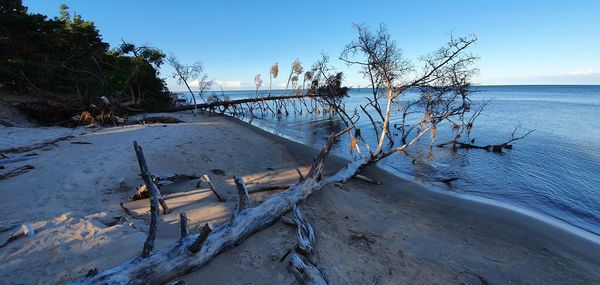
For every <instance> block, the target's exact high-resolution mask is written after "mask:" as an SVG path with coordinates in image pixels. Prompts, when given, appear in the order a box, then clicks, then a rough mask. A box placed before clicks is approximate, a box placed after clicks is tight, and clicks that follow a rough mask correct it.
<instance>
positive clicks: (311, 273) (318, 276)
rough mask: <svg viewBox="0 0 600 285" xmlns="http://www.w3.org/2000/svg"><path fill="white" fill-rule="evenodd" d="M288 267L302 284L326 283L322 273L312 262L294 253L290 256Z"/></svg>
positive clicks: (320, 284)
mask: <svg viewBox="0 0 600 285" xmlns="http://www.w3.org/2000/svg"><path fill="white" fill-rule="evenodd" d="M289 268H290V271H292V273H294V275H295V276H296V278H297V279H298V280H299V281H300V282H301V283H302V284H306V285H327V281H325V277H324V276H323V273H322V272H321V271H320V270H319V269H318V268H317V267H316V266H315V265H314V264H312V263H310V262H309V261H307V260H304V259H303V258H302V257H300V256H299V255H297V254H295V253H294V254H292V256H291V257H290V267H289Z"/></svg>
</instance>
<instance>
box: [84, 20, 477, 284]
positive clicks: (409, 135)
mask: <svg viewBox="0 0 600 285" xmlns="http://www.w3.org/2000/svg"><path fill="white" fill-rule="evenodd" d="M356 28H357V31H358V34H359V39H358V41H356V42H352V43H351V44H349V45H348V46H347V47H346V49H345V50H344V52H343V54H342V56H341V58H342V60H344V61H346V62H347V63H349V64H357V65H359V66H361V68H362V70H363V74H364V75H365V76H368V77H370V79H371V82H373V84H376V85H377V90H383V89H385V90H386V91H387V94H386V95H385V96H380V95H381V94H379V93H377V94H378V95H377V96H374V99H373V100H379V99H380V98H385V99H386V101H385V103H384V104H379V103H373V102H372V101H370V103H369V104H367V105H363V106H360V107H361V110H363V112H365V113H366V114H368V111H367V110H369V109H371V110H373V109H374V110H375V112H376V113H377V115H378V117H380V118H382V119H383V121H382V122H378V123H375V122H374V121H373V120H372V122H373V124H372V125H373V127H374V128H375V129H376V131H377V134H378V137H377V142H376V147H375V148H371V147H370V146H369V144H368V143H367V142H366V141H365V140H364V139H363V138H362V137H361V135H360V134H361V131H360V130H359V129H357V128H355V125H356V123H357V122H358V119H359V117H358V115H357V114H356V113H357V111H356V112H355V113H354V114H353V115H349V114H348V113H346V112H345V111H344V109H343V104H342V103H341V98H343V97H344V96H346V93H345V92H347V88H346V89H344V88H341V87H340V85H339V84H340V82H341V75H340V73H338V74H333V75H332V74H330V73H329V71H330V70H332V69H331V67H330V66H328V65H327V58H325V57H324V59H323V60H321V61H320V62H318V63H317V64H316V65H315V67H314V68H313V72H314V73H312V74H311V78H313V81H312V82H313V86H311V90H313V91H318V94H321V95H323V96H325V97H324V99H323V100H324V102H325V103H326V104H328V105H330V106H331V108H332V110H334V111H335V113H336V114H337V115H339V116H340V118H341V119H342V121H343V122H344V123H345V124H346V125H347V127H346V128H345V129H343V130H341V131H339V132H337V133H335V134H332V135H331V136H329V137H328V139H327V141H326V142H325V143H324V145H323V147H322V149H321V151H320V153H319V154H318V156H317V157H316V158H315V159H314V161H313V163H312V166H311V167H310V169H309V171H308V173H307V174H306V175H302V173H299V174H300V179H299V181H298V182H297V183H295V184H293V185H291V186H289V188H288V187H287V185H285V186H282V187H281V188H282V190H283V191H281V192H278V193H277V194H275V195H273V196H271V197H270V198H269V199H267V200H266V201H264V202H262V203H260V204H259V205H257V206H256V207H250V202H249V201H250V199H249V192H250V191H248V188H247V187H246V186H245V184H244V181H243V180H242V179H241V178H239V177H234V182H235V184H236V187H237V190H238V205H237V207H236V210H235V211H234V212H233V215H232V217H231V219H230V220H229V221H228V222H225V223H223V224H221V225H218V226H216V227H214V226H212V225H211V224H205V225H204V226H203V227H202V229H201V231H200V233H197V234H189V233H188V231H187V218H186V217H185V214H183V215H181V216H180V218H181V221H180V222H181V233H182V237H181V239H180V240H178V241H177V242H175V243H174V244H172V245H171V246H169V247H167V248H165V249H163V250H160V251H156V252H153V253H150V254H146V251H147V249H148V247H146V246H144V251H143V252H144V254H142V255H141V256H139V257H135V258H132V259H130V260H129V261H127V262H125V263H123V264H121V265H118V266H115V267H113V268H110V269H106V270H103V271H100V272H97V273H96V272H95V274H91V275H89V276H86V277H85V278H82V279H80V280H77V281H75V282H74V284H162V283H165V282H167V281H169V280H171V279H173V278H175V277H177V276H181V275H184V274H186V273H189V272H191V271H194V270H197V269H199V268H200V267H202V266H204V265H206V264H207V263H209V262H210V261H211V260H212V259H213V258H214V257H215V256H217V255H218V254H220V253H221V252H223V251H226V250H228V249H230V248H232V247H234V246H236V245H238V244H240V243H242V242H243V241H244V240H246V239H247V238H248V237H249V236H251V235H252V234H254V233H256V232H258V231H260V230H262V229H264V228H267V227H269V226H270V225H272V224H274V223H275V222H277V221H279V220H280V219H281V220H283V221H285V222H286V223H290V224H294V225H296V226H297V227H298V235H299V240H300V247H299V248H300V251H299V252H300V253H302V254H308V255H310V252H311V249H312V243H313V242H314V232H313V230H312V227H311V226H310V224H308V221H307V220H306V219H303V218H302V215H301V213H300V212H299V211H294V213H295V215H296V219H294V220H290V219H289V218H285V217H282V216H283V215H284V214H285V213H287V212H288V211H290V210H291V209H292V208H294V207H295V205H297V204H298V203H299V202H301V201H303V200H305V199H306V198H307V197H308V196H309V195H310V194H312V193H314V192H315V191H317V190H319V189H321V188H322V187H324V186H326V185H329V184H333V183H343V182H346V181H348V180H349V179H351V178H352V177H355V176H356V175H357V174H358V172H359V171H360V170H361V169H362V168H364V167H366V166H368V165H371V164H374V163H376V162H378V161H380V160H382V159H384V158H386V157H388V156H390V155H392V154H394V153H397V152H404V151H405V150H406V149H407V148H408V147H410V146H411V145H413V144H415V143H416V142H417V141H419V140H420V139H421V138H422V137H423V136H424V135H426V134H428V133H429V134H431V140H432V142H433V140H434V139H435V133H436V129H437V127H438V124H440V123H442V122H452V119H453V118H456V117H459V118H460V117H462V116H464V114H466V113H467V112H469V110H470V105H471V101H470V100H469V98H468V95H469V92H470V91H469V89H468V87H469V86H470V84H469V79H470V77H471V76H472V75H473V74H474V73H475V70H474V69H472V68H471V67H470V66H471V64H472V63H473V62H474V61H475V59H476V58H475V57H473V56H471V55H470V54H465V53H464V50H465V49H467V48H468V47H469V46H470V45H471V44H473V43H474V42H475V41H476V39H475V38H474V37H473V38H458V39H455V38H451V40H450V42H449V43H448V45H447V46H445V47H443V48H441V49H440V50H438V51H436V52H435V53H433V54H430V55H428V56H426V57H423V58H422V60H423V61H424V63H425V64H424V65H425V67H424V69H423V70H422V72H421V73H418V74H417V75H415V73H414V72H413V71H412V67H411V65H409V63H408V62H407V61H406V60H404V59H403V58H402V57H401V54H400V51H399V49H397V48H396V46H395V43H394V42H393V41H392V40H391V39H390V38H389V35H388V34H387V32H386V31H385V28H384V27H381V28H380V30H379V31H377V33H375V34H373V33H371V32H369V31H368V29H366V28H365V27H363V26H356ZM357 55H358V56H359V57H361V58H358V59H355V58H354V57H355V56H357ZM313 75H314V77H313ZM409 75H415V77H414V78H413V79H410V78H408V77H409ZM320 82H325V83H324V84H323V83H320ZM412 89H418V90H420V96H421V97H420V99H419V103H418V105H419V106H420V108H421V109H420V113H422V118H421V119H419V120H417V121H416V122H415V123H414V124H413V125H412V126H410V128H408V129H407V130H404V131H403V132H404V133H403V136H402V143H403V144H402V145H400V146H398V147H391V145H392V143H393V141H392V139H393V136H391V135H389V133H390V128H389V126H390V117H391V108H392V107H391V106H392V104H394V103H396V102H397V100H398V98H399V97H400V96H402V95H403V94H404V93H405V92H406V91H407V90H412ZM306 96H308V95H295V96H272V97H264V98H253V99H239V100H231V101H226V102H214V103H206V104H198V106H196V107H197V108H211V107H216V106H226V104H233V103H235V104H245V103H248V102H260V101H262V100H282V99H283V100H286V99H290V98H304V97H306ZM308 97H310V96H308ZM311 98H312V97H311ZM275 102H277V101H275ZM279 107H280V106H279ZM181 108H183V109H174V110H177V111H181V110H191V109H193V108H194V107H193V106H185V107H181ZM276 108H277V107H276ZM234 114H235V110H234ZM368 115H370V114H368ZM370 118H372V116H371V117H370ZM352 130H354V134H353V135H352V134H351V132H350V131H352ZM344 134H349V135H350V136H351V137H352V140H351V142H353V143H351V146H352V148H353V149H354V148H356V149H357V151H358V150H359V144H361V143H362V144H363V145H364V146H365V147H366V148H367V149H368V151H369V153H368V154H366V155H362V154H360V153H359V155H358V156H356V158H355V160H353V161H350V162H349V163H347V165H346V166H345V167H344V168H342V169H340V170H338V171H337V172H335V173H334V174H333V175H331V176H327V177H323V176H322V172H323V167H324V163H325V161H326V159H327V157H328V155H329V152H330V150H331V147H332V144H333V143H334V141H335V140H336V139H337V138H339V137H340V136H342V135H344ZM386 145H387V146H388V147H386ZM136 152H137V153H138V160H139V161H140V168H141V171H142V176H143V177H145V179H144V180H145V182H146V184H147V185H146V186H147V188H148V189H150V190H151V191H149V195H150V196H151V197H150V200H151V201H152V205H153V206H151V212H152V215H153V218H152V220H153V221H155V220H156V219H155V218H154V215H158V214H159V213H158V212H159V211H158V206H157V203H156V202H155V201H156V200H158V199H157V198H158V197H159V195H160V192H158V190H157V189H155V188H156V186H155V185H154V181H152V179H150V178H151V176H150V175H149V174H148V173H146V174H144V172H145V170H146V172H147V166H144V164H145V163H144V164H142V163H141V161H145V160H144V159H143V153H141V148H140V149H139V151H138V147H137V146H136ZM363 180H365V179H364V178H363ZM365 181H368V182H371V183H376V181H373V180H371V179H367V180H365ZM272 188H273V187H272ZM275 188H277V187H275ZM153 189H154V190H156V191H154V190H153ZM269 190H274V189H266V190H264V191H269ZM256 192H260V191H256ZM153 196H154V197H153ZM159 201H160V200H159ZM152 209H153V210H152ZM284 218H285V219H284ZM153 221H152V222H151V223H153ZM152 228H153V227H152V226H151V231H150V234H149V235H148V239H147V241H146V243H149V242H151V241H152V240H153V239H154V236H155V233H153V232H152ZM154 228H155V227H154ZM150 249H151V248H150ZM290 266H291V270H292V272H294V274H295V275H296V276H297V277H298V278H299V280H301V282H303V283H305V284H324V283H326V280H325V278H324V276H323V274H322V273H321V272H319V270H318V269H317V268H316V267H315V266H314V264H312V262H311V261H310V260H309V262H305V261H304V260H303V259H302V258H300V257H299V256H298V255H296V254H292V256H291V258H290Z"/></svg>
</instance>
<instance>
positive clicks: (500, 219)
mask: <svg viewBox="0 0 600 285" xmlns="http://www.w3.org/2000/svg"><path fill="white" fill-rule="evenodd" d="M157 115H160V114H157ZM168 115H169V116H174V117H176V118H178V119H180V120H182V121H183V123H178V124H147V125H129V126H121V127H102V128H98V127H93V128H88V127H79V128H76V129H66V128H59V127H50V128H35V127H3V126H1V127H0V153H1V154H3V155H5V156H6V157H8V158H11V157H22V158H24V159H23V160H21V161H17V162H10V163H0V164H2V165H3V166H4V168H5V169H1V170H0V173H5V172H6V171H9V170H11V169H14V168H17V167H21V166H25V165H31V166H33V169H31V170H29V171H28V172H26V173H23V174H20V175H18V176H14V177H9V178H6V179H3V180H0V193H1V195H2V199H0V216H1V217H2V219H1V221H3V222H18V223H31V224H32V225H33V228H34V229H35V236H32V237H26V238H22V239H19V240H16V241H13V242H10V243H8V244H7V245H6V246H5V247H2V248H0V283H2V284H62V283H66V282H68V281H71V280H74V279H77V278H80V277H83V276H84V275H86V273H87V272H89V271H90V270H92V269H94V268H97V269H99V270H103V269H107V268H110V267H111V266H115V265H118V264H120V263H122V262H124V261H126V260H128V259H129V258H131V257H133V256H136V255H139V253H140V251H141V249H142V245H143V242H144V240H145V238H146V233H147V230H148V224H149V214H148V211H149V205H148V200H146V199H144V200H138V201H133V202H128V198H129V197H130V196H131V195H133V193H134V192H135V189H136V187H137V186H139V185H140V184H142V180H141V179H140V178H139V176H138V173H139V169H138V165H137V161H136V157H135V153H134V150H133V146H132V143H133V141H134V140H135V141H138V142H139V143H140V145H141V146H142V147H143V148H144V153H145V155H146V159H147V161H148V164H149V167H150V171H151V172H152V173H153V174H168V173H176V174H188V175H203V174H207V175H209V176H210V177H211V179H212V181H213V183H214V184H215V186H216V188H217V190H218V191H219V192H220V193H221V194H222V195H223V196H225V198H226V199H227V201H226V202H219V201H218V200H217V198H216V197H215V196H214V195H213V194H212V193H211V191H210V190H209V189H208V186H207V185H206V184H205V183H203V184H201V185H200V187H196V186H197V185H196V183H197V181H196V180H183V181H178V182H175V183H173V184H170V185H166V186H164V187H163V188H162V189H161V190H162V192H163V194H164V195H165V200H166V202H167V203H168V204H169V206H170V208H171V209H173V211H172V212H171V213H169V214H166V215H161V216H160V219H161V220H160V223H159V228H158V236H157V248H159V249H160V248H163V247H165V246H167V245H169V244H171V243H173V242H175V241H176V240H178V239H179V213H180V212H183V211H185V212H186V213H187V215H188V218H189V220H190V229H191V231H192V232H194V230H195V231H197V230H198V228H199V227H200V226H201V225H202V224H204V223H206V222H212V223H214V224H219V223H222V222H224V221H227V220H228V219H229V218H230V216H231V211H232V210H233V209H234V207H235V203H236V199H237V192H236V190H235V186H234V183H233V180H232V176H233V175H237V176H240V177H242V178H243V179H244V181H245V182H246V184H247V185H248V187H249V188H250V189H254V188H257V187H261V186H267V185H278V184H286V183H294V182H295V181H296V180H297V179H298V176H297V174H296V170H295V168H296V167H300V169H301V170H302V171H306V170H307V169H308V167H309V165H310V163H311V162H312V158H313V156H314V155H315V154H316V153H317V151H316V150H314V149H312V148H310V147H307V146H304V145H301V144H298V143H295V142H292V141H289V140H286V139H283V138H280V137H277V136H275V135H272V134H269V133H267V132H265V131H262V130H260V129H257V128H255V127H253V126H251V125H249V124H246V123H243V122H241V121H239V120H236V119H232V118H228V117H209V116H206V115H198V116H196V117H194V116H192V115H191V114H190V113H189V112H187V113H174V114H168ZM51 141H54V143H52V144H47V143H46V142H51ZM25 147H31V150H28V151H24V150H25ZM16 148H19V149H16ZM10 149H12V150H10ZM26 155H28V156H26ZM0 161H1V160H0ZM344 163H345V161H344V160H343V159H341V158H337V157H331V158H329V159H328V162H327V165H326V171H325V174H327V173H333V172H334V171H336V170H338V169H340V168H341V167H343V165H344ZM363 174H364V175H365V176H367V177H369V178H372V179H374V180H377V181H380V182H381V184H380V185H375V184H372V183H368V182H365V181H363V180H357V179H353V180H351V181H350V182H348V183H345V184H335V185H330V186H328V187H325V188H323V189H321V190H320V191H318V192H316V193H315V194H313V195H311V196H310V197H309V198H308V200H307V201H305V202H304V203H302V204H301V205H300V207H301V208H302V210H303V211H304V213H305V214H306V215H307V218H308V219H309V221H310V222H311V223H312V225H313V227H314V229H315V232H316V247H315V251H316V259H317V260H316V264H317V265H318V266H319V268H320V269H321V270H322V271H323V273H324V274H325V276H326V278H327V280H328V281H329V282H330V284H508V283H512V284H596V283H600V271H599V270H598V268H600V243H598V242H597V240H598V239H597V238H596V240H595V241H594V240H590V239H587V238H584V237H581V236H578V235H575V234H572V233H570V232H568V231H566V230H564V229H561V228H558V227H555V226H553V225H551V224H548V223H546V222H543V221H540V220H537V219H534V218H532V217H529V216H526V215H523V214H520V213H517V212H514V211H511V210H508V209H505V208H502V207H498V206H495V205H489V204H484V203H478V202H476V201H469V200H464V199H460V198H458V197H455V196H451V195H446V194H443V193H437V192H433V191H430V190H427V189H425V188H424V187H423V186H421V185H418V184H416V183H413V182H411V181H407V180H403V179H401V178H398V177H396V176H393V175H391V174H389V173H387V172H385V171H383V170H381V169H379V168H377V167H370V168H368V169H366V170H365V171H364V173H363ZM274 194H276V191H271V192H261V193H256V194H252V195H251V196H250V198H251V206H252V205H256V204H258V203H260V202H262V201H264V200H265V199H266V198H267V197H269V196H270V195H274ZM120 203H124V206H125V207H126V208H127V209H129V210H130V211H131V212H130V213H126V212H125V211H124V210H123V208H122V207H121V206H120ZM11 233H12V231H7V232H3V233H0V244H1V243H3V242H4V240H6V239H7V238H8V237H9V235H10V234H11ZM296 242H297V241H296V236H295V228H293V227H290V226H289V225H286V224H284V223H281V222H279V223H277V224H275V225H273V226H271V227H269V228H267V229H265V230H263V231H261V232H259V233H257V234H255V235H253V236H251V237H250V238H249V239H248V240H246V241H245V242H244V243H242V244H241V245H239V246H237V247H235V248H233V249H232V250H230V251H227V252H225V253H223V254H221V255H219V256H218V257H216V258H215V259H214V260H213V261H212V262H211V263H210V264H209V265H207V266H204V267H203V268H201V269H199V270H198V271H195V272H192V273H190V274H188V275H186V276H183V277H181V278H179V279H181V280H184V281H186V282H187V284H199V283H207V284H295V282H297V281H296V279H295V278H294V276H293V275H292V274H291V273H290V272H289V271H288V269H287V264H288V258H289V257H287V256H286V252H287V251H288V250H289V249H290V248H292V247H293V246H294V245H295V243H296Z"/></svg>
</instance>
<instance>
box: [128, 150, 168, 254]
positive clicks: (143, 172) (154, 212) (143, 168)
mask: <svg viewBox="0 0 600 285" xmlns="http://www.w3.org/2000/svg"><path fill="white" fill-rule="evenodd" d="M133 147H134V149H135V154H136V156H137V159H138V164H139V165H140V176H142V179H143V180H144V183H145V184H146V188H147V189H150V191H149V193H150V229H149V230H148V237H147V238H146V241H145V242H144V248H143V249H142V254H141V257H142V258H146V257H148V256H149V255H150V253H151V252H152V249H154V241H155V240H156V231H157V228H158V219H159V209H158V197H159V195H160V192H159V191H158V187H157V186H156V184H154V181H153V180H152V175H150V172H149V171H148V165H147V164H146V158H145V157H144V152H143V151H142V147H140V146H139V145H138V143H137V141H134V142H133ZM163 209H165V212H166V211H167V210H168V208H167V207H166V204H165V205H164V206H163Z"/></svg>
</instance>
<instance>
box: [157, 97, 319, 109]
mask: <svg viewBox="0 0 600 285" xmlns="http://www.w3.org/2000/svg"><path fill="white" fill-rule="evenodd" d="M314 97H319V96H318V95H317V96H315V95H310V96H309V95H285V96H270V97H259V98H245V99H236V100H228V101H216V102H212V103H201V104H196V105H183V106H175V107H171V108H168V109H167V112H179V111H189V110H194V108H197V109H214V108H217V107H225V108H227V107H229V106H234V105H241V104H246V103H263V102H267V101H279V100H293V99H302V98H314Z"/></svg>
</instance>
